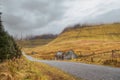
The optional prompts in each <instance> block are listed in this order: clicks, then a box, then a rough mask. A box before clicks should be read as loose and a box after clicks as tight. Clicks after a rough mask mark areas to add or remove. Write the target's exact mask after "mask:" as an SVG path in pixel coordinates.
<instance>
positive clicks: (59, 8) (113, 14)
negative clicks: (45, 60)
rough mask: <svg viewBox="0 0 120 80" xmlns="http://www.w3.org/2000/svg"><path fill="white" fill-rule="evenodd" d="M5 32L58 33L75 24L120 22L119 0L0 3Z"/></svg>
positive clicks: (1, 0) (4, 0)
mask: <svg viewBox="0 0 120 80" xmlns="http://www.w3.org/2000/svg"><path fill="white" fill-rule="evenodd" d="M0 5H2V6H1V8H0V11H2V12H3V13H4V14H3V16H2V19H3V21H4V25H5V29H6V30H7V31H8V32H9V33H10V34H11V35H18V36H19V37H20V36H21V34H23V35H24V37H25V36H26V35H39V34H44V33H54V34H57V33H60V32H61V31H62V30H63V29H64V28H65V27H67V26H69V25H74V24H78V23H81V24H82V23H90V24H91V23H98V24H99V23H110V22H119V21H120V6H119V5H120V1H119V0H109V1H106V0H91V1H89V0H51V1H50V0H0Z"/></svg>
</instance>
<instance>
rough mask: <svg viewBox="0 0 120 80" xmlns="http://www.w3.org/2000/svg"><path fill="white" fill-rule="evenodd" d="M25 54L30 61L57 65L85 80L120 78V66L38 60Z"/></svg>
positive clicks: (115, 79) (119, 79) (114, 79)
mask: <svg viewBox="0 0 120 80" xmlns="http://www.w3.org/2000/svg"><path fill="white" fill-rule="evenodd" d="M23 55H24V56H25V57H26V58H27V59H29V60H30V61H36V62H43V63H46V64H48V65H51V66H54V67H57V68H59V69H61V70H63V71H65V72H67V73H70V74H72V75H74V76H76V77H78V78H82V79H83V80H120V68H112V67H106V66H99V65H90V64H84V63H76V62H62V61H49V60H38V59H35V58H33V57H31V56H28V55H26V54H25V53H23Z"/></svg>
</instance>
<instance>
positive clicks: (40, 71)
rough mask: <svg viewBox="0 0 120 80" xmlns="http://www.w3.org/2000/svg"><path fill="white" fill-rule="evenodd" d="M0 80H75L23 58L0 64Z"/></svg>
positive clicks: (51, 68) (46, 66)
mask: <svg viewBox="0 0 120 80" xmlns="http://www.w3.org/2000/svg"><path fill="white" fill-rule="evenodd" d="M0 80H77V79H76V78H75V77H73V76H71V75H68V74H66V73H64V72H62V71H61V70H58V69H56V68H53V67H50V66H48V65H46V64H43V63H37V62H30V61H27V60H26V59H25V58H21V59H16V60H14V61H11V60H10V61H6V62H4V63H1V64H0Z"/></svg>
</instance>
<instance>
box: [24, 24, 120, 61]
mask: <svg viewBox="0 0 120 80" xmlns="http://www.w3.org/2000/svg"><path fill="white" fill-rule="evenodd" d="M84 26H85V25H84ZM84 26H83V27H80V26H79V25H77V26H75V27H71V28H67V29H65V30H64V31H63V32H62V33H61V34H60V35H59V36H58V37H57V38H56V39H55V40H53V41H52V42H50V43H49V44H47V45H44V46H38V47H36V48H27V49H25V50H26V51H27V52H28V53H29V54H30V53H31V51H36V52H37V53H38V54H36V55H34V56H35V57H39V58H43V59H53V58H54V55H55V53H56V52H57V51H68V50H70V49H72V50H74V51H75V52H76V53H77V54H78V55H80V54H84V55H87V54H92V53H96V54H97V53H103V52H106V51H111V50H119V49H120V31H119V30H120V24H119V23H116V24H104V25H93V26H85V27H84Z"/></svg>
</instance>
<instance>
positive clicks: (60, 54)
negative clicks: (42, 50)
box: [55, 50, 78, 60]
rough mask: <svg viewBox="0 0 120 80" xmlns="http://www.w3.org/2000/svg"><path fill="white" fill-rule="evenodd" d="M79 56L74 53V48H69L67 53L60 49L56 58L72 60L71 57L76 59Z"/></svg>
mask: <svg viewBox="0 0 120 80" xmlns="http://www.w3.org/2000/svg"><path fill="white" fill-rule="evenodd" d="M77 57H78V56H77V55H76V54H75V53H74V51H73V50H69V51H68V52H66V53H64V52H61V51H59V52H57V53H56V55H55V59H56V60H70V59H75V58H77Z"/></svg>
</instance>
